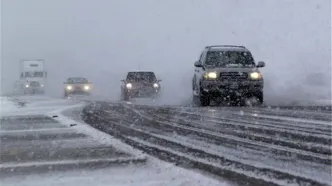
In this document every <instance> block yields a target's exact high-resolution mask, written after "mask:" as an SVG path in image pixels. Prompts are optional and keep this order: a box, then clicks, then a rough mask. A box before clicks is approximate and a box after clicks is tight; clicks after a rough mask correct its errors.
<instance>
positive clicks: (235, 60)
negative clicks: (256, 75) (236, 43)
mask: <svg viewBox="0 0 332 186" xmlns="http://www.w3.org/2000/svg"><path fill="white" fill-rule="evenodd" d="M205 65H207V66H210V67H228V68H243V67H255V66H256V64H255V62H254V59H253V57H252V55H251V53H250V52H243V51H209V52H208V53H207V56H206V62H205Z"/></svg>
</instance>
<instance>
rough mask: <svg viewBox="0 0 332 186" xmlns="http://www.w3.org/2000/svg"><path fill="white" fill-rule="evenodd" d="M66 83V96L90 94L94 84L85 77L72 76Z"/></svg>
mask: <svg viewBox="0 0 332 186" xmlns="http://www.w3.org/2000/svg"><path fill="white" fill-rule="evenodd" d="M64 84H65V90H64V96H65V97H67V96H69V95H90V94H91V89H92V84H91V83H90V82H89V81H88V80H87V79H86V78H84V77H70V78H68V79H67V81H66V82H64Z"/></svg>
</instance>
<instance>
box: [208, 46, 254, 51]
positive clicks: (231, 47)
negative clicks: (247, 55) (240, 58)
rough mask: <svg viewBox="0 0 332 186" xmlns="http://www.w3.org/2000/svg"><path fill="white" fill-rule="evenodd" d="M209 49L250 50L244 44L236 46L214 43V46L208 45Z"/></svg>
mask: <svg viewBox="0 0 332 186" xmlns="http://www.w3.org/2000/svg"><path fill="white" fill-rule="evenodd" d="M205 48H206V49H208V51H245V52H248V51H249V50H248V49H247V48H246V47H244V46H236V45H213V46H206V47H205Z"/></svg>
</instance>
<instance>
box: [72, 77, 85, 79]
mask: <svg viewBox="0 0 332 186" xmlns="http://www.w3.org/2000/svg"><path fill="white" fill-rule="evenodd" d="M68 79H86V78H85V77H69V78H68Z"/></svg>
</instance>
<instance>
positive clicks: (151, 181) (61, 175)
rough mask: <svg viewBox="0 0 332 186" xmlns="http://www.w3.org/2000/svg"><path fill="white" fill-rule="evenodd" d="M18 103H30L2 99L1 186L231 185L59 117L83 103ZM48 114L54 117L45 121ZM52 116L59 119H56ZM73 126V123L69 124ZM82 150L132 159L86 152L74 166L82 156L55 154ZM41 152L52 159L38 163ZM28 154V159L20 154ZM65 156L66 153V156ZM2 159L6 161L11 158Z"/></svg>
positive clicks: (45, 100) (53, 100)
mask: <svg viewBox="0 0 332 186" xmlns="http://www.w3.org/2000/svg"><path fill="white" fill-rule="evenodd" d="M17 100H19V101H22V102H26V104H25V105H24V106H23V107H22V106H19V105H17V104H16V103H14V102H13V101H12V99H9V98H1V117H2V119H3V118H7V120H1V130H0V137H1V140H2V143H1V146H2V147H1V149H2V152H1V153H6V152H7V154H5V156H1V157H2V158H1V165H0V166H1V169H0V170H1V171H4V172H3V173H4V174H0V179H1V182H2V185H8V186H12V185H22V186H23V185H26V186H27V185H31V186H37V185H43V186H44V185H62V186H67V185H68V186H69V185H70V186H72V185H81V186H85V185H96V186H103V185H108V186H110V185H117V186H129V185H130V186H132V185H142V186H143V185H144V186H152V185H158V186H159V185H169V186H184V185H190V186H203V185H212V186H213V185H218V186H220V185H231V184H230V183H226V182H224V181H222V180H219V179H216V178H213V177H211V176H208V175H203V174H200V173H197V172H192V171H189V170H186V169H182V168H179V167H177V166H175V165H173V164H169V163H164V162H161V161H159V160H157V159H155V158H152V157H149V156H145V155H144V154H142V153H141V152H140V151H137V150H135V149H133V148H131V147H130V146H127V145H125V144H123V143H121V142H119V141H118V140H116V139H114V138H113V137H111V136H109V135H106V134H104V133H102V132H99V131H98V130H95V129H93V128H92V127H90V126H89V125H87V124H85V123H82V122H80V121H77V120H73V119H72V118H69V117H67V115H66V116H65V115H63V114H61V113H63V112H65V111H66V110H68V109H71V108H79V107H82V106H83V105H84V103H83V102H80V101H77V100H64V99H56V98H50V97H40V96H32V97H31V96H30V97H18V98H16V101H17ZM67 112H68V111H67ZM13 116H15V117H13ZM44 116H50V117H49V118H48V119H45V117H44ZM52 116H56V117H54V118H52ZM17 117H19V118H17ZM75 118H77V116H75ZM71 124H75V125H74V126H71ZM66 134H71V135H66ZM36 136H37V138H36ZM43 136H44V137H43ZM45 136H46V137H45ZM50 136H52V137H50ZM61 137H63V139H62V138H61ZM64 138H66V139H64ZM83 146H84V147H86V148H88V149H89V148H91V149H93V148H97V147H100V146H103V147H105V146H108V147H110V146H111V147H112V148H113V149H115V151H117V152H123V153H124V154H127V155H128V154H129V155H130V156H126V155H125V157H118V156H115V157H113V158H110V157H108V155H109V154H105V153H101V154H99V155H100V157H98V154H97V155H96V154H95V155H93V156H92V155H91V154H90V155H91V156H92V157H90V156H89V155H86V154H85V157H84V159H82V160H81V162H75V160H79V159H80V158H81V156H82V155H80V154H77V157H80V158H75V159H73V158H72V159H70V157H72V156H70V155H69V159H68V158H67V159H66V157H60V159H59V157H57V156H54V155H53V156H52V155H51V154H52V153H58V152H60V151H61V149H63V148H72V152H73V153H78V152H80V150H79V149H80V148H81V147H83ZM14 147H15V150H14ZM40 149H46V150H49V152H48V155H49V156H44V157H42V158H40V157H39V159H38V157H34V155H33V153H36V154H38V153H37V151H40ZM59 149H60V150H59ZM29 151H30V155H27V156H24V154H20V153H24V152H25V153H28V152H29ZM9 152H10V153H12V154H10V153H9ZM8 153H9V154H8ZM28 154H29V153H28ZM60 154H61V153H60ZM66 154H67V155H68V153H66ZM69 154H71V153H69ZM110 154H112V155H113V156H114V155H118V154H114V153H110ZM4 157H7V159H6V158H4ZM17 157H21V159H18V160H17ZM74 157H75V156H74ZM146 157H147V161H146V162H145V163H140V164H116V165H112V166H106V167H105V165H102V166H100V167H98V165H99V164H97V163H96V162H100V161H101V162H103V164H105V162H106V163H107V161H112V160H114V159H116V158H117V159H126V158H134V159H135V158H137V159H139V158H141V159H145V158H146ZM47 158H49V159H47ZM92 160H93V161H92ZM82 162H83V163H84V162H85V163H86V162H89V163H90V164H89V166H88V167H84V168H82V167H80V168H79V169H73V168H70V169H62V170H61V171H60V170H52V167H53V166H55V165H56V164H68V163H73V164H80V163H82ZM94 163H96V164H94ZM36 165H39V166H42V165H47V166H48V168H49V169H48V170H47V171H42V172H43V173H40V172H39V173H38V174H37V172H35V168H36ZM22 167H25V171H23V172H22V171H21V172H19V171H18V172H17V171H16V170H17V169H18V170H19V168H22ZM8 168H9V169H10V168H12V169H11V170H12V171H9V172H8ZM30 168H31V169H30Z"/></svg>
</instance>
